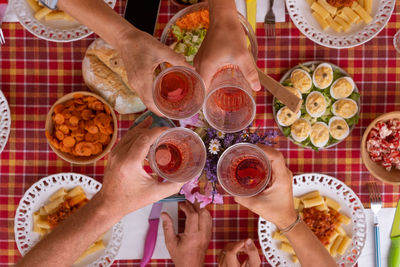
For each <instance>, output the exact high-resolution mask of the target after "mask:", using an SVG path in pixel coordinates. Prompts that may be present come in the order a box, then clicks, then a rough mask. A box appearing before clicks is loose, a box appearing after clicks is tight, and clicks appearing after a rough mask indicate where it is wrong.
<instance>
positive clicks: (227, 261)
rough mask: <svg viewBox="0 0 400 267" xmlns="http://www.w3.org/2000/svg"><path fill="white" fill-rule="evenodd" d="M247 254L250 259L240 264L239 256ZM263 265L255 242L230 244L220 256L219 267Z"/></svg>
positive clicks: (256, 266) (254, 266)
mask: <svg viewBox="0 0 400 267" xmlns="http://www.w3.org/2000/svg"><path fill="white" fill-rule="evenodd" d="M240 252H243V253H245V254H247V256H248V259H246V260H245V261H244V262H242V263H240V262H239V259H238V257H237V256H238V254H239V253H240ZM260 265H261V260H260V256H259V255H258V250H257V247H256V245H255V244H254V242H253V240H251V239H250V238H249V239H247V240H246V241H239V242H235V243H228V244H227V245H226V246H225V248H224V249H223V250H222V251H221V253H220V254H219V259H218V266H220V267H259V266H260Z"/></svg>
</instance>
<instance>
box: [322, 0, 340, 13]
mask: <svg viewBox="0 0 400 267" xmlns="http://www.w3.org/2000/svg"><path fill="white" fill-rule="evenodd" d="M318 4H320V6H322V7H323V8H325V10H326V11H328V12H329V13H330V14H331V15H332V16H334V15H336V11H337V8H336V7H334V6H331V5H330V4H329V3H328V2H326V0H318Z"/></svg>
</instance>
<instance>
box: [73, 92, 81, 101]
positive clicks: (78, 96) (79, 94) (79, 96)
mask: <svg viewBox="0 0 400 267" xmlns="http://www.w3.org/2000/svg"><path fill="white" fill-rule="evenodd" d="M74 98H75V100H76V99H79V98H83V94H81V93H76V94H74Z"/></svg>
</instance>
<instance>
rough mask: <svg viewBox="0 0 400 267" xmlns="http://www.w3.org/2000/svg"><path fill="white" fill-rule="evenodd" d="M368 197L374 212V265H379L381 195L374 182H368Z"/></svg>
mask: <svg viewBox="0 0 400 267" xmlns="http://www.w3.org/2000/svg"><path fill="white" fill-rule="evenodd" d="M368 191H369V199H370V201H371V210H372V212H373V213H374V237H375V267H381V247H380V235H379V221H378V212H379V211H380V209H381V208H382V197H381V193H380V192H379V189H378V186H377V185H376V183H374V182H371V183H369V184H368Z"/></svg>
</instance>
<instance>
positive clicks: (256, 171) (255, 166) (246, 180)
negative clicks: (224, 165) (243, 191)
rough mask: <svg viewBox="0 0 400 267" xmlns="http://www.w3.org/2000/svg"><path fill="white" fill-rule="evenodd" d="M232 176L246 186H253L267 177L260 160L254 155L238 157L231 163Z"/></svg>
mask: <svg viewBox="0 0 400 267" xmlns="http://www.w3.org/2000/svg"><path fill="white" fill-rule="evenodd" d="M232 171H233V172H234V173H233V175H232V176H233V177H235V178H236V180H237V182H238V183H239V184H240V185H241V186H244V187H246V188H254V187H256V186H257V185H258V184H260V183H261V182H263V181H264V180H265V179H266V178H267V172H266V170H265V168H264V166H263V164H262V163H261V161H260V160H259V159H257V158H255V157H246V158H239V159H237V160H236V162H234V163H233V164H232Z"/></svg>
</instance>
